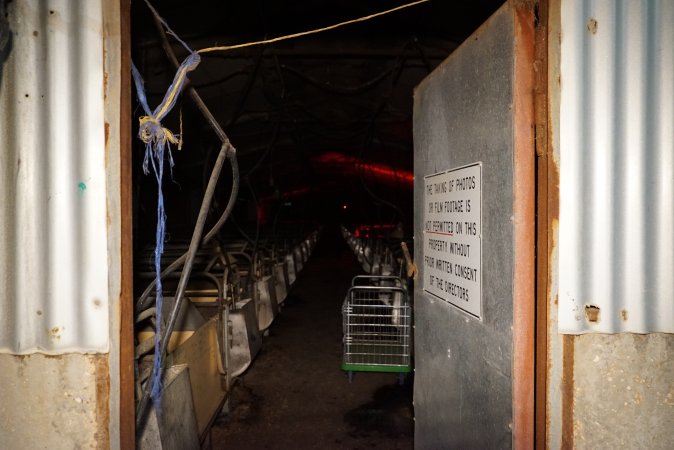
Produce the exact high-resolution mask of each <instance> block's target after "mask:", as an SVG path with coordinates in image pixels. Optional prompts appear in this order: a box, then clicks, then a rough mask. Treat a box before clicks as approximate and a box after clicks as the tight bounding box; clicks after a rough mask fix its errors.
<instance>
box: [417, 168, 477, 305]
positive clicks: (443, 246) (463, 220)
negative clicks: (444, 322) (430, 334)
mask: <svg viewBox="0 0 674 450" xmlns="http://www.w3.org/2000/svg"><path fill="white" fill-rule="evenodd" d="M424 184H425V190H424V249H423V258H424V260H423V264H424V281H423V289H424V291H425V292H427V293H429V294H431V295H434V296H436V297H438V298H440V299H442V300H444V301H446V302H449V303H451V304H452V305H454V306H456V307H458V308H461V309H462V310H464V311H466V312H467V313H469V314H471V315H473V316H475V317H477V318H481V317H482V246H481V244H482V164H481V163H475V164H472V165H470V166H466V167H460V168H458V169H452V170H448V171H446V172H441V173H436V174H433V175H427V176H425V177H424Z"/></svg>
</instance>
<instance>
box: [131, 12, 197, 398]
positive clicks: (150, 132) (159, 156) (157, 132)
mask: <svg viewBox="0 0 674 450" xmlns="http://www.w3.org/2000/svg"><path fill="white" fill-rule="evenodd" d="M148 5H149V4H148ZM153 12H154V13H155V14H156V11H154V9H153ZM162 23H164V26H167V25H166V23H165V22H163V20H162ZM167 28H168V26H167ZM169 30H170V29H169ZM171 33H172V34H173V35H174V36H175V34H174V33H173V32H171ZM180 42H181V43H183V45H185V43H184V42H182V41H180ZM185 46H186V45H185ZM186 47H187V46H186ZM190 52H191V53H190V54H189V56H187V58H185V60H184V61H183V63H182V64H181V65H180V67H179V68H178V71H177V72H176V74H175V77H174V78H173V83H171V86H169V89H168V90H167V91H166V94H165V95H164V99H163V100H162V102H161V103H160V104H159V106H157V108H155V110H154V111H150V107H149V106H148V103H147V96H146V95H145V88H144V85H143V78H142V77H141V75H140V72H138V69H137V68H136V66H135V65H134V64H133V63H131V73H132V74H133V80H134V83H135V85H136V91H137V92H138V100H139V101H140V104H141V105H142V107H143V110H144V111H145V115H144V116H142V117H140V118H139V122H140V124H139V128H138V137H139V138H140V140H141V141H143V142H144V143H145V157H144V159H143V172H144V173H145V174H146V175H147V174H149V172H150V168H149V166H150V165H151V166H152V171H153V172H154V174H155V178H156V179H157V230H156V235H155V249H154V270H155V274H156V285H155V286H156V289H155V296H156V309H157V313H156V314H157V329H156V331H155V341H154V364H153V367H152V376H151V378H150V381H149V382H150V383H152V384H151V386H152V390H151V391H150V396H151V397H152V403H153V405H154V407H155V410H156V411H159V410H160V406H161V404H160V403H161V402H160V399H161V391H162V383H161V376H162V370H163V367H162V359H163V356H164V355H162V354H161V353H162V352H161V338H160V336H161V329H162V324H163V320H162V305H163V297H162V284H161V277H160V274H161V255H162V254H163V253H164V235H165V232H166V213H165V210H164V195H163V193H162V179H163V177H164V160H165V157H164V156H165V152H166V150H168V152H167V153H168V155H167V156H168V161H169V167H170V169H171V170H173V164H174V163H173V155H171V144H177V143H178V138H176V136H175V135H174V134H173V133H172V132H171V131H170V130H169V129H167V128H164V127H163V126H162V124H161V120H162V119H163V118H164V117H166V115H167V114H168V113H169V112H170V111H171V109H172V108H173V107H174V106H175V103H176V100H177V98H178V95H179V94H180V91H181V90H182V88H183V86H184V83H185V80H186V78H187V73H188V72H190V71H192V70H194V69H196V67H197V66H198V65H199V63H200V62H201V57H200V56H199V55H198V54H197V53H195V52H192V51H190ZM169 338H170V336H166V339H169Z"/></svg>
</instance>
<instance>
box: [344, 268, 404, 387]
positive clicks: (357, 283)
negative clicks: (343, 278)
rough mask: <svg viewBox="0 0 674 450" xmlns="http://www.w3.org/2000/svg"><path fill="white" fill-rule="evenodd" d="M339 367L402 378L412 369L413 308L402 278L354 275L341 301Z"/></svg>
mask: <svg viewBox="0 0 674 450" xmlns="http://www.w3.org/2000/svg"><path fill="white" fill-rule="evenodd" d="M342 317H343V331H344V357H343V361H342V370H344V371H346V372H347V373H348V375H349V381H351V379H352V377H353V372H392V373H397V374H399V380H400V381H401V382H402V381H403V380H404V377H405V375H406V374H407V373H409V372H411V370H412V363H411V355H410V352H411V332H412V308H411V305H410V302H409V296H408V293H407V289H405V288H404V287H403V283H402V280H401V279H400V278H398V277H394V276H362V275H361V276H357V277H355V278H354V279H353V283H352V286H351V287H350V288H349V291H348V293H347V296H346V299H345V300H344V304H343V305H342Z"/></svg>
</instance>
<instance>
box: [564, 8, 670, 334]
mask: <svg viewBox="0 0 674 450" xmlns="http://www.w3.org/2000/svg"><path fill="white" fill-rule="evenodd" d="M673 23H674V3H672V2H671V1H657V0H648V1H646V0H645V1H641V2H628V1H619V2H614V1H609V0H603V1H592V0H573V1H572V0H569V1H562V2H561V106H560V107H561V112H560V124H559V126H560V130H559V135H560V177H561V179H560V229H559V252H560V253H559V329H560V331H562V332H564V333H573V334H578V333H588V332H606V333H613V332H622V331H630V332H637V333H644V332H669V333H672V332H674V302H672V298H673V297H674V276H672V274H674V215H673V214H672V204H673V203H674V128H673V127H672V123H673V120H674V26H672V24H673Z"/></svg>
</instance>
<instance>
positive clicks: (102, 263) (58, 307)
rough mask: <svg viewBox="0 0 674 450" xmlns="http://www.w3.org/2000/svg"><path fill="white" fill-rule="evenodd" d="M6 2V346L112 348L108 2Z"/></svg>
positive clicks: (0, 300) (1, 211)
mask: <svg viewBox="0 0 674 450" xmlns="http://www.w3.org/2000/svg"><path fill="white" fill-rule="evenodd" d="M7 8H8V19H9V24H10V27H11V30H12V34H11V38H10V42H9V44H8V48H7V49H6V55H7V56H6V59H5V60H4V62H3V63H2V77H1V78H2V79H1V84H0V111H1V114H0V115H1V117H2V118H1V119H0V189H1V190H2V192H3V201H2V202H0V242H1V243H2V244H1V246H0V353H12V354H29V353H34V352H43V353H48V354H62V353H65V352H107V351H108V348H109V309H108V301H109V290H108V288H109V278H108V274H109V258H108V257H109V253H108V219H109V217H108V216H107V213H108V211H107V198H106V194H107V188H106V180H107V179H106V142H105V140H106V127H105V117H104V90H105V81H106V80H105V77H104V62H103V61H104V38H103V13H102V3H101V1H100V0H98V1H89V0H79V1H66V0H60V1H57V0H54V1H48V2H43V1H21V2H11V3H9V4H8V5H7ZM115 194H117V193H115Z"/></svg>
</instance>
